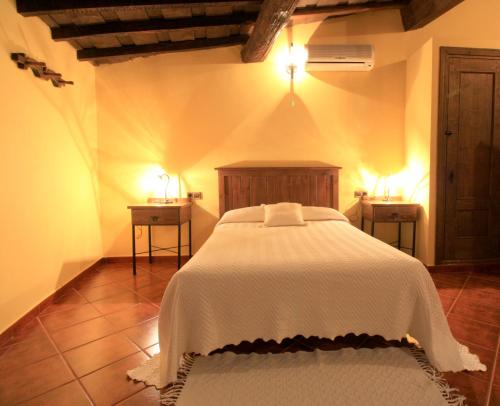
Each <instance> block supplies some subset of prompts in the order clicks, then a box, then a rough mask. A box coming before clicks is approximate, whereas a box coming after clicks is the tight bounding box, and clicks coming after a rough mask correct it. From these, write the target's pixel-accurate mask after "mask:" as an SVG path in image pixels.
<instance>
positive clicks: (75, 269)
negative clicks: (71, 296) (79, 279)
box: [51, 259, 95, 291]
mask: <svg viewBox="0 0 500 406" xmlns="http://www.w3.org/2000/svg"><path fill="white" fill-rule="evenodd" d="M94 262H95V261H94V260H93V259H82V260H80V261H71V262H64V263H63V264H62V266H61V269H60V271H59V275H58V278H57V282H56V285H55V286H52V287H51V288H52V291H55V290H57V289H59V288H60V287H62V286H64V284H66V283H68V282H69V281H70V280H71V279H73V278H74V277H75V276H76V275H78V274H79V273H81V272H82V270H85V269H87V268H88V267H90V266H91V265H93V264H94Z"/></svg>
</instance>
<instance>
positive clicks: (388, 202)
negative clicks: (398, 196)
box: [361, 199, 420, 207]
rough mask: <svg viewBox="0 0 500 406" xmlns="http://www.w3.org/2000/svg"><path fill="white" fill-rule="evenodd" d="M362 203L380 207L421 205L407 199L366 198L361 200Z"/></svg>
mask: <svg viewBox="0 0 500 406" xmlns="http://www.w3.org/2000/svg"><path fill="white" fill-rule="evenodd" d="M361 203H362V204H366V205H370V206H380V207H386V206H420V204H419V203H415V202H408V201H405V200H371V199H365V200H361Z"/></svg>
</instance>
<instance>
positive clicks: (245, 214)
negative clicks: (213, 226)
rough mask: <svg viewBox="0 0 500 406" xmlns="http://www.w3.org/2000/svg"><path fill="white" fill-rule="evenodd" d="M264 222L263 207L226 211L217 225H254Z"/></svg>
mask: <svg viewBox="0 0 500 406" xmlns="http://www.w3.org/2000/svg"><path fill="white" fill-rule="evenodd" d="M262 221H264V205H261V206H251V207H243V208H241V209H234V210H229V211H226V212H225V213H224V214H223V215H222V217H221V219H220V220H219V222H218V223H217V224H224V223H256V222H262Z"/></svg>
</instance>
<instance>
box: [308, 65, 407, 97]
mask: <svg viewBox="0 0 500 406" xmlns="http://www.w3.org/2000/svg"><path fill="white" fill-rule="evenodd" d="M402 72H403V73H405V72H406V61H400V62H395V63H391V64H387V65H383V66H380V67H378V66H376V65H375V67H374V69H373V70H372V71H369V72H308V73H309V74H310V75H311V76H313V77H315V78H316V79H318V80H321V81H322V82H323V83H326V84H328V85H330V86H334V87H336V88H338V89H342V90H344V91H345V92H347V93H351V94H356V95H359V96H363V97H367V98H372V97H373V95H379V96H381V98H382V100H383V96H384V92H385V91H387V90H388V89H385V88H384V84H385V83H386V81H385V78H387V77H390V76H392V77H394V78H395V80H404V79H405V78H404V77H403V76H402Z"/></svg>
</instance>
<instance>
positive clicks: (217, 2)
mask: <svg viewBox="0 0 500 406" xmlns="http://www.w3.org/2000/svg"><path fill="white" fill-rule="evenodd" d="M261 1H262V0H209V1H208V0H207V1H203V0H16V4H17V12H18V13H20V14H22V15H23V16H25V17H29V16H42V15H46V14H54V13H74V14H81V13H96V12H99V11H100V10H107V11H109V10H123V9H124V8H137V7H158V8H165V7H183V6H184V7H196V6H224V5H238V4H245V3H248V4H260V3H261Z"/></svg>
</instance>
